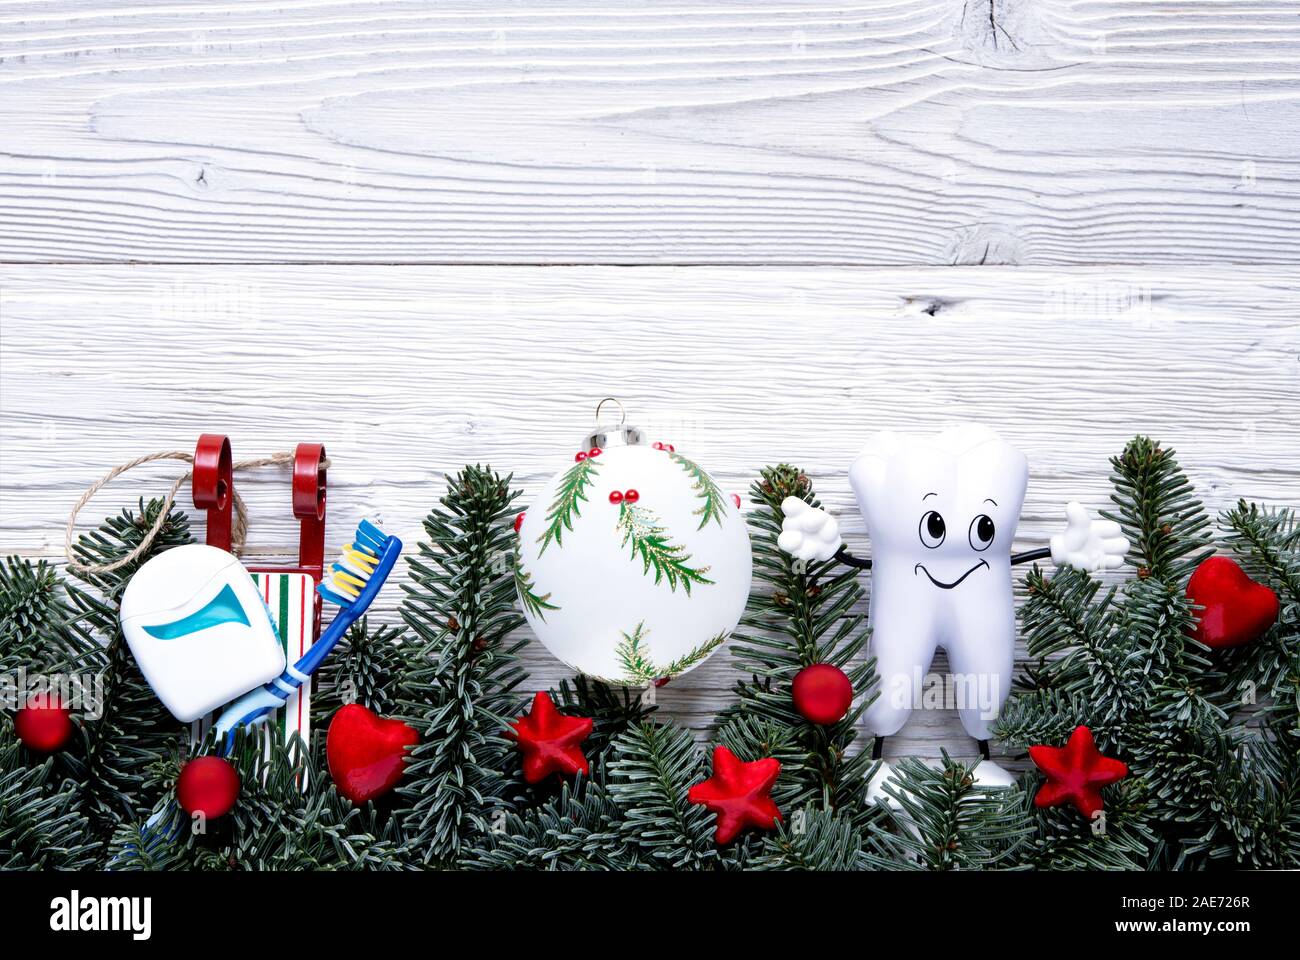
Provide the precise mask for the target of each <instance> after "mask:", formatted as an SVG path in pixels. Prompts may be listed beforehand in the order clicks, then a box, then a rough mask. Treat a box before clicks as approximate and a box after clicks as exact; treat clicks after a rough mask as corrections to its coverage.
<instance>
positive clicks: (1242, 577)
mask: <svg viewBox="0 0 1300 960" xmlns="http://www.w3.org/2000/svg"><path fill="white" fill-rule="evenodd" d="M1187 599H1188V600H1191V601H1192V603H1194V604H1196V605H1197V606H1200V607H1204V608H1205V609H1204V610H1201V611H1199V612H1198V613H1197V614H1196V616H1197V621H1196V626H1195V627H1194V628H1193V630H1192V637H1193V638H1194V639H1196V640H1198V641H1200V642H1201V643H1203V644H1205V645H1206V646H1207V647H1212V648H1214V649H1215V650H1222V649H1225V648H1227V647H1241V646H1245V645H1246V644H1248V643H1251V642H1253V641H1255V640H1258V639H1259V638H1260V637H1262V636H1263V635H1264V634H1265V633H1266V632H1267V631H1268V628H1269V627H1271V626H1273V624H1274V623H1276V622H1277V614H1278V602H1277V594H1276V593H1274V592H1273V591H1272V590H1270V589H1269V588H1268V587H1266V586H1264V585H1263V584H1262V583H1256V582H1255V581H1254V580H1252V579H1250V577H1248V576H1247V575H1246V571H1245V570H1242V569H1241V567H1240V566H1239V565H1238V564H1237V562H1236V561H1235V560H1230V559H1228V558H1227V557H1210V558H1209V559H1208V560H1206V561H1204V562H1203V563H1202V564H1201V565H1200V566H1199V567H1197V568H1196V572H1195V573H1193V574H1192V578H1191V579H1190V580H1188V581H1187Z"/></svg>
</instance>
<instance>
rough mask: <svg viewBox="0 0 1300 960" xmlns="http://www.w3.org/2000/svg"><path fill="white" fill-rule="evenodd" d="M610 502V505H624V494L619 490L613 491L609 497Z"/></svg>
mask: <svg viewBox="0 0 1300 960" xmlns="http://www.w3.org/2000/svg"><path fill="white" fill-rule="evenodd" d="M609 502H610V503H613V504H620V503H622V502H623V494H622V493H621V492H620V491H618V490H614V491H612V492H611V493H610V495H609Z"/></svg>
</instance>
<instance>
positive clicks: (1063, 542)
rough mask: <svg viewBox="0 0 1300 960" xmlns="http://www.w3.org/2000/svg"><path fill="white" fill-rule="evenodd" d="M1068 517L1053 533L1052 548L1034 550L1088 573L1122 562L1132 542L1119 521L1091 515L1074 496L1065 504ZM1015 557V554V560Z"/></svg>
mask: <svg viewBox="0 0 1300 960" xmlns="http://www.w3.org/2000/svg"><path fill="white" fill-rule="evenodd" d="M1065 517H1066V523H1065V531H1064V532H1063V533H1058V534H1057V535H1056V536H1054V537H1052V540H1051V547H1050V548H1048V549H1047V550H1038V551H1035V553H1038V554H1040V555H1046V556H1050V557H1051V558H1052V562H1053V563H1055V564H1056V565H1057V566H1058V567H1065V566H1069V567H1076V568H1077V569H1079V570H1084V571H1086V572H1088V573H1099V572H1101V571H1102V570H1115V569H1117V568H1118V567H1120V566H1122V565H1123V563H1124V555H1125V554H1126V553H1128V548H1129V542H1128V538H1127V537H1126V536H1124V530H1123V528H1122V527H1120V525H1119V524H1118V523H1116V522H1115V521H1114V520H1094V519H1092V514H1090V513H1089V512H1088V510H1087V508H1086V507H1084V506H1083V505H1082V504H1080V503H1078V502H1077V501H1074V500H1072V501H1070V503H1069V504H1067V505H1066V508H1065ZM1025 556H1028V554H1025ZM1015 561H1016V558H1014V557H1013V558H1012V563H1014V562H1015Z"/></svg>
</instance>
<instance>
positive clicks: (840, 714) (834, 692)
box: [792, 663, 853, 725]
mask: <svg viewBox="0 0 1300 960" xmlns="http://www.w3.org/2000/svg"><path fill="white" fill-rule="evenodd" d="M792 689H793V694H794V708H795V709H796V710H798V711H799V715H800V716H801V717H803V718H804V719H805V720H807V721H808V722H809V723H818V724H823V725H825V724H831V723H838V722H839V721H840V720H843V719H844V715H845V714H846V713H848V712H849V707H850V705H852V703H853V684H852V683H850V682H849V678H848V676H847V675H846V674H845V673H844V671H843V670H841V669H840V668H839V667H836V666H833V665H832V664H829V663H814V664H813V665H812V666H810V667H804V668H803V669H802V670H800V671H799V672H798V673H797V674H795V678H794V684H793V688H792Z"/></svg>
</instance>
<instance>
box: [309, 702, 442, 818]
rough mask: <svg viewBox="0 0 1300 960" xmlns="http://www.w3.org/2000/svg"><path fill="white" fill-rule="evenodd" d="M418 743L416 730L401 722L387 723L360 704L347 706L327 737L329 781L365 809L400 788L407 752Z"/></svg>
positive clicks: (334, 720)
mask: <svg viewBox="0 0 1300 960" xmlns="http://www.w3.org/2000/svg"><path fill="white" fill-rule="evenodd" d="M419 742H420V734H419V733H418V732H417V731H416V729H415V728H414V727H412V726H409V725H408V724H405V723H403V722H402V721H401V720H387V719H385V718H384V717H381V716H379V715H378V714H376V713H374V712H373V711H371V710H367V709H366V708H365V707H363V706H362V705H361V704H359V703H349V704H345V705H344V706H342V707H340V708H339V711H338V713H336V714H334V719H332V720H331V721H330V729H329V733H328V734H326V736H325V759H326V760H327V761H328V763H329V768H330V777H331V778H333V780H334V785H335V786H336V787H338V791H339V793H341V794H343V796H345V797H347V798H348V799H349V800H351V801H352V802H353V803H354V804H356V805H357V806H362V805H363V804H365V803H366V802H367V801H369V800H373V799H375V798H376V797H382V796H383V795H384V794H386V793H387V792H388V791H389V790H392V789H393V787H395V786H396V785H397V781H398V780H400V779H402V768H403V767H405V766H406V754H407V748H408V747H413V746H415V745H416V744H417V743H419Z"/></svg>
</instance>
